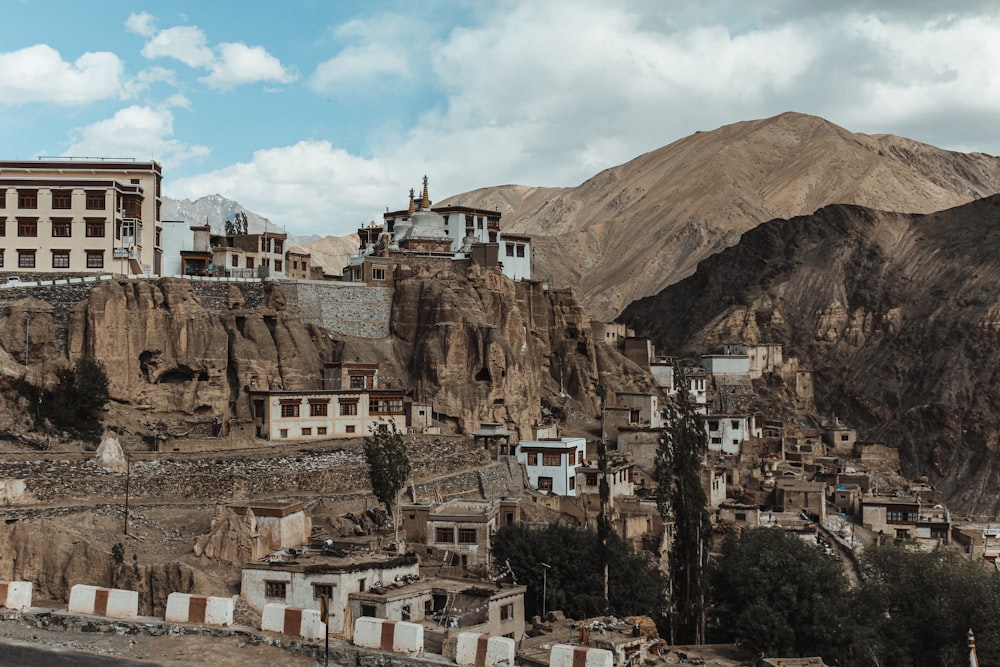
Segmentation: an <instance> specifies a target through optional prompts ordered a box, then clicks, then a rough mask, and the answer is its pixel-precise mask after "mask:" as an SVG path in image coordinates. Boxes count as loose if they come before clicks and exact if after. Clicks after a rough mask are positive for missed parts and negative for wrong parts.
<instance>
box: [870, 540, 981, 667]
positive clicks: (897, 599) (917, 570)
mask: <svg viewBox="0 0 1000 667" xmlns="http://www.w3.org/2000/svg"><path fill="white" fill-rule="evenodd" d="M861 566H862V567H861V573H862V585H861V587H860V588H859V590H858V601H857V605H856V608H857V609H858V612H859V618H858V624H859V627H861V628H863V629H864V630H865V632H864V634H863V640H864V646H863V651H864V654H866V655H869V656H870V657H872V659H873V661H874V659H876V658H877V660H878V662H879V664H882V665H908V666H910V665H912V666H913V667H925V666H926V667H930V666H931V665H934V666H938V665H966V664H968V650H967V649H966V647H965V642H964V641H962V640H963V638H964V637H965V633H966V631H967V630H968V629H970V628H972V629H973V631H974V632H975V634H976V648H977V652H978V653H979V660H980V664H983V665H995V664H1000V623H998V620H997V619H1000V573H998V572H997V571H996V568H994V567H993V566H988V567H987V566H984V564H983V563H982V561H978V560H972V559H970V558H969V557H968V556H965V555H964V554H962V553H960V552H958V551H956V550H952V549H945V548H941V549H937V550H935V551H932V552H926V551H919V550H916V549H913V548H906V547H893V546H888V547H873V548H870V549H866V550H865V553H864V556H863V557H862V559H861ZM869 664H871V663H869Z"/></svg>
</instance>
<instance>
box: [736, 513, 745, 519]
mask: <svg viewBox="0 0 1000 667" xmlns="http://www.w3.org/2000/svg"><path fill="white" fill-rule="evenodd" d="M736 520H737V521H746V520H747V513H746V512H737V513H736Z"/></svg>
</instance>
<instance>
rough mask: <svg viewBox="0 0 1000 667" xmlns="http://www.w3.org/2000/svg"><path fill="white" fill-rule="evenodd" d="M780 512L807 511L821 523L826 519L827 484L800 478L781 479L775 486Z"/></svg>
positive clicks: (775, 500) (776, 505)
mask: <svg viewBox="0 0 1000 667" xmlns="http://www.w3.org/2000/svg"><path fill="white" fill-rule="evenodd" d="M774 505H775V509H776V510H777V511H778V512H805V513H806V514H809V515H810V516H813V517H816V519H817V521H819V522H820V523H822V522H823V520H824V519H826V485H825V484H824V483H823V482H807V481H805V480H800V479H779V480H777V482H776V484H775V487H774Z"/></svg>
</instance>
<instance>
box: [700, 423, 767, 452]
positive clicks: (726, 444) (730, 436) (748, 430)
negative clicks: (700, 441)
mask: <svg viewBox="0 0 1000 667" xmlns="http://www.w3.org/2000/svg"><path fill="white" fill-rule="evenodd" d="M703 419H704V421H705V432H706V433H707V434H708V449H709V451H712V452H723V453H725V454H740V453H741V452H742V451H743V443H745V442H749V441H750V439H751V438H759V437H761V435H762V434H763V433H762V429H761V422H762V420H760V419H758V418H757V417H755V416H753V415H724V414H719V415H716V414H713V415H708V416H706V417H704V418H703Z"/></svg>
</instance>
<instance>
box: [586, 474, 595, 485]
mask: <svg viewBox="0 0 1000 667" xmlns="http://www.w3.org/2000/svg"><path fill="white" fill-rule="evenodd" d="M587 486H597V473H594V472H588V473H587Z"/></svg>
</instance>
